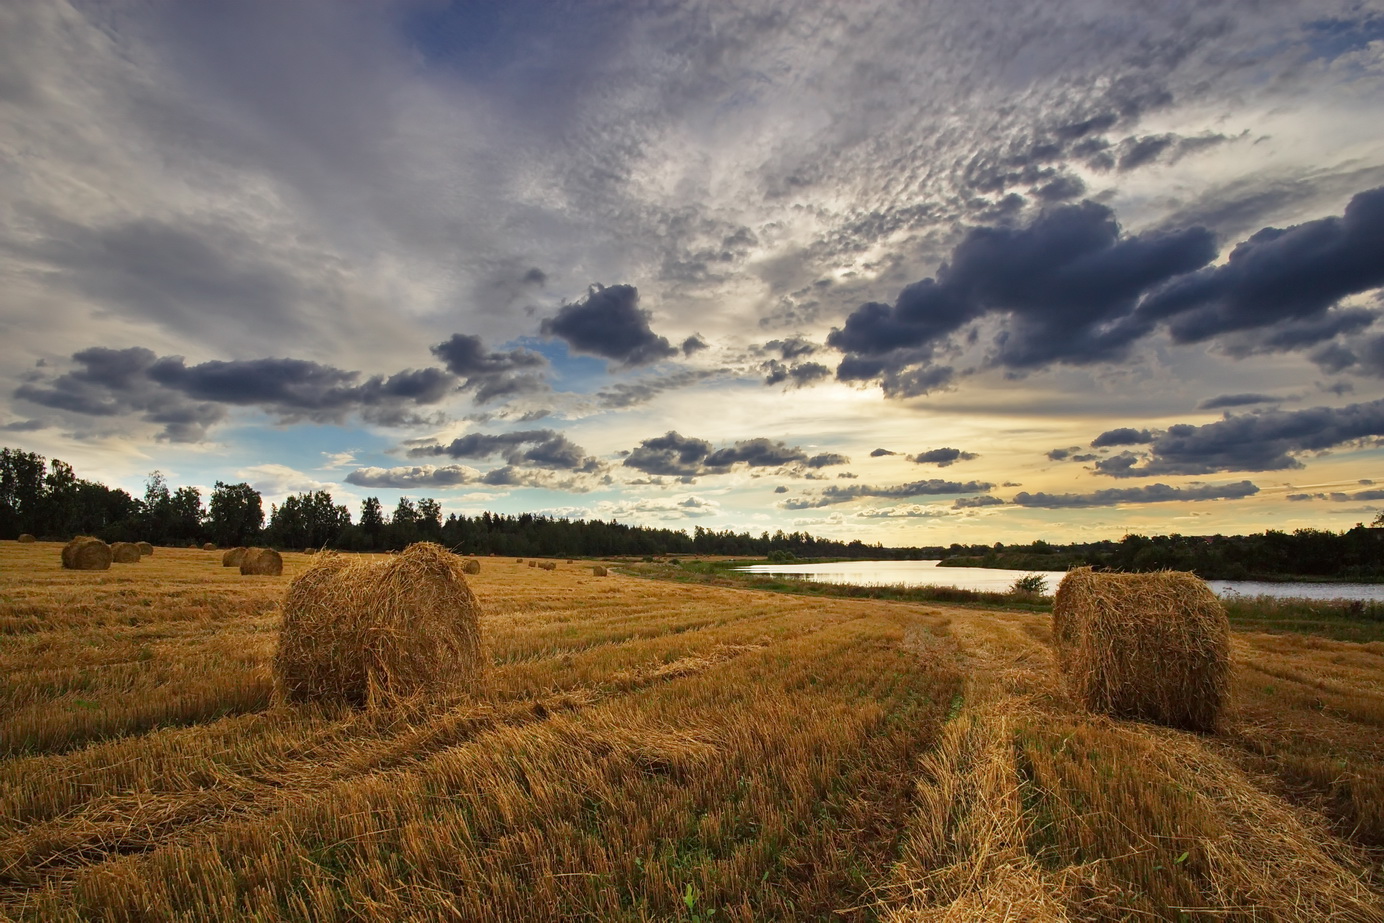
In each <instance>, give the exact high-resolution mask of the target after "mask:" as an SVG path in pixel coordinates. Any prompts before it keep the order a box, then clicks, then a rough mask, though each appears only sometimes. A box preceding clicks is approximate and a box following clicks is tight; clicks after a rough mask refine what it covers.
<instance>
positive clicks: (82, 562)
mask: <svg viewBox="0 0 1384 923" xmlns="http://www.w3.org/2000/svg"><path fill="white" fill-rule="evenodd" d="M62 566H63V567H66V568H68V569H69V570H110V566H111V546H110V545H107V544H106V543H105V542H103V541H101V540H100V539H99V538H92V537H91V536H90V535H79V536H77V537H76V538H74V539H73V540H72V541H70V542H68V543H67V544H66V545H64V546H63V548H62Z"/></svg>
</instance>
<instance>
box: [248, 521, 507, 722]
mask: <svg viewBox="0 0 1384 923" xmlns="http://www.w3.org/2000/svg"><path fill="white" fill-rule="evenodd" d="M283 613H284V619H283V628H282V629H281V631H280V633H279V646H278V649H277V651H276V652H275V654H274V682H275V688H276V690H277V691H278V693H279V694H280V695H281V696H282V697H283V698H284V699H286V700H287V701H290V702H313V701H326V702H340V703H346V704H351V705H357V706H366V707H369V708H375V707H380V706H385V705H391V704H395V703H398V702H401V701H406V700H408V699H411V698H414V697H417V696H423V695H429V696H433V695H437V694H440V693H447V692H449V691H455V690H458V689H464V688H466V687H467V686H468V685H470V684H473V683H474V681H475V680H476V678H477V677H479V676H480V673H481V670H482V667H483V664H482V658H481V643H480V641H481V639H480V621H479V620H480V606H479V604H478V603H477V602H476V597H475V596H474V595H473V594H472V592H471V589H470V587H468V586H467V584H466V578H465V576H463V573H462V560H461V558H459V557H457V556H456V555H454V554H452V553H451V552H449V551H447V550H446V549H444V548H443V547H442V546H441V545H436V544H433V543H431V542H420V543H418V544H414V545H410V546H409V547H408V548H406V549H404V551H403V553H402V554H399V555H395V556H393V557H391V558H389V559H387V560H384V561H373V560H368V559H360V558H351V559H348V558H346V557H345V556H343V555H339V554H334V553H330V552H327V553H323V554H320V555H318V556H317V559H316V560H315V561H314V562H313V563H312V564H311V565H310V566H309V567H308V569H307V570H305V571H303V573H301V574H299V575H298V576H297V577H295V578H294V579H293V582H292V583H290V584H289V586H288V591H287V592H286V593H285V594H284V603H283Z"/></svg>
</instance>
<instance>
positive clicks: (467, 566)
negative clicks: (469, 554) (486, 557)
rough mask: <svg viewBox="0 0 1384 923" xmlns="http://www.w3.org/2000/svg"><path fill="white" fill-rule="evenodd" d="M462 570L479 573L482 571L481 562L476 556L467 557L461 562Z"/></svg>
mask: <svg viewBox="0 0 1384 923" xmlns="http://www.w3.org/2000/svg"><path fill="white" fill-rule="evenodd" d="M461 572H462V573H463V574H479V573H480V572H481V562H480V561H477V560H476V559H475V558H467V559H466V560H465V561H462V562H461Z"/></svg>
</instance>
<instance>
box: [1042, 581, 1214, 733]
mask: <svg viewBox="0 0 1384 923" xmlns="http://www.w3.org/2000/svg"><path fill="white" fill-rule="evenodd" d="M1052 633H1053V644H1054V646H1055V647H1056V653H1057V663H1058V667H1059V668H1060V669H1061V671H1062V675H1063V677H1064V679H1065V681H1066V684H1067V689H1068V691H1069V692H1070V693H1071V694H1072V697H1073V698H1075V699H1076V700H1077V701H1078V702H1080V703H1081V704H1082V705H1083V706H1085V707H1086V708H1088V709H1090V710H1091V711H1095V712H1103V713H1105V714H1109V715H1114V716H1116V717H1122V718H1139V719H1143V720H1146V721H1153V722H1156V723H1158V724H1165V725H1168V726H1169V727H1176V728H1183V729H1186V730H1193V731H1202V732H1206V733H1211V732H1214V731H1215V730H1216V728H1217V726H1218V725H1219V723H1220V717H1221V712H1222V709H1223V708H1224V706H1225V703H1226V697H1227V695H1228V693H1229V681H1230V622H1229V620H1228V619H1227V618H1226V614H1225V607H1224V606H1222V605H1221V601H1220V600H1219V599H1217V598H1216V596H1215V594H1213V593H1212V592H1211V590H1210V588H1209V587H1207V585H1206V584H1205V583H1203V582H1202V581H1201V580H1200V579H1199V578H1198V577H1197V576H1196V575H1195V574H1189V573H1183V572H1180V571H1162V572H1159V573H1153V574H1108V573H1096V572H1095V571H1093V570H1091V568H1089V567H1082V568H1077V569H1076V570H1073V571H1070V572H1069V573H1068V574H1067V576H1066V577H1065V578H1063V580H1062V583H1061V585H1060V586H1059V587H1058V588H1057V595H1056V597H1055V599H1054V601H1053V612H1052Z"/></svg>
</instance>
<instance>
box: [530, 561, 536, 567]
mask: <svg viewBox="0 0 1384 923" xmlns="http://www.w3.org/2000/svg"><path fill="white" fill-rule="evenodd" d="M537 566H538V562H537V561H530V562H529V567H537Z"/></svg>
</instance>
